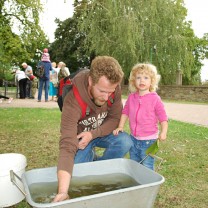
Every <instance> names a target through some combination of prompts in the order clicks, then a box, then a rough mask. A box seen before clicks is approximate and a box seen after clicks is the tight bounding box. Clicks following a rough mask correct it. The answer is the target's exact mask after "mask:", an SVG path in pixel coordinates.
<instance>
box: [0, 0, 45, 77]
mask: <svg viewBox="0 0 208 208" xmlns="http://www.w3.org/2000/svg"><path fill="white" fill-rule="evenodd" d="M41 10H42V7H41V4H40V0H36V1H33V2H32V3H31V1H29V0H22V1H19V0H1V1H0V25H1V28H0V54H1V56H0V76H1V77H2V78H4V76H5V73H4V72H5V71H8V69H9V68H11V67H12V66H14V65H19V64H20V63H22V62H23V61H27V62H28V63H31V64H32V63H33V62H34V61H35V52H36V49H37V48H43V47H44V46H48V40H47V39H46V36H45V34H44V32H43V31H42V29H41V28H40V26H39V12H40V11H41ZM2 72H3V73H2Z"/></svg>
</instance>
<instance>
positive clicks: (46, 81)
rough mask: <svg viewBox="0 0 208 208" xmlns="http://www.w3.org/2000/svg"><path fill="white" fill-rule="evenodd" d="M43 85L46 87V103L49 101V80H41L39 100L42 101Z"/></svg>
mask: <svg viewBox="0 0 208 208" xmlns="http://www.w3.org/2000/svg"><path fill="white" fill-rule="evenodd" d="M43 85H44V89H45V101H48V88H49V79H43V78H39V86H38V100H41V97H42V91H43Z"/></svg>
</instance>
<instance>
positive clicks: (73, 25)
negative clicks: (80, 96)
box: [50, 1, 94, 72]
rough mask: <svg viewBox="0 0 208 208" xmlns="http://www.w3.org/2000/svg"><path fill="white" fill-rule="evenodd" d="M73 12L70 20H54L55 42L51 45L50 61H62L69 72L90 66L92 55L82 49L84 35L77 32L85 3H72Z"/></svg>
mask: <svg viewBox="0 0 208 208" xmlns="http://www.w3.org/2000/svg"><path fill="white" fill-rule="evenodd" d="M74 6H75V12H74V15H73V17H72V18H68V19H66V20H64V21H60V20H59V19H56V20H55V21H56V23H57V25H58V27H57V29H56V31H55V41H54V42H53V43H52V44H51V47H50V54H51V60H53V61H55V62H59V61H63V62H65V63H66V65H67V67H69V69H70V72H73V71H76V70H77V69H78V68H80V67H85V66H89V65H90V61H91V59H92V58H93V57H94V53H93V52H91V53H87V51H86V49H85V48H84V40H85V38H86V33H82V32H80V31H79V30H78V23H79V22H80V21H81V19H82V12H83V10H84V9H85V8H86V1H82V2H80V4H79V2H77V1H75V3H74Z"/></svg>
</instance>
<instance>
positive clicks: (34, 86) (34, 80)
mask: <svg viewBox="0 0 208 208" xmlns="http://www.w3.org/2000/svg"><path fill="white" fill-rule="evenodd" d="M30 81H31V83H32V88H31V97H30V98H31V99H35V94H36V90H37V88H38V78H37V77H36V76H34V75H32V76H30Z"/></svg>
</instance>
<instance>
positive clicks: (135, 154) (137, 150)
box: [129, 135, 156, 170]
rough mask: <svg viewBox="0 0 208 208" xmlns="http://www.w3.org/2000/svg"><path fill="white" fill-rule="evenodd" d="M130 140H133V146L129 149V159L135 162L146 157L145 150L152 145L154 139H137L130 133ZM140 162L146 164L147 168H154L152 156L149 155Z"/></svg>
mask: <svg viewBox="0 0 208 208" xmlns="http://www.w3.org/2000/svg"><path fill="white" fill-rule="evenodd" d="M131 140H132V142H133V146H132V147H131V149H130V151H129V153H130V159H132V160H135V161H137V162H141V161H142V160H143V159H144V158H145V157H146V153H145V151H146V150H147V148H148V147H149V146H150V145H152V144H153V143H154V142H155V141H156V139H151V140H138V139H135V138H134V137H133V136H132V135H131ZM141 164H142V165H144V166H146V167H147V168H150V169H152V170H154V158H153V157H151V156H148V157H147V158H146V159H145V160H144V161H143V162H142V163H141Z"/></svg>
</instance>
